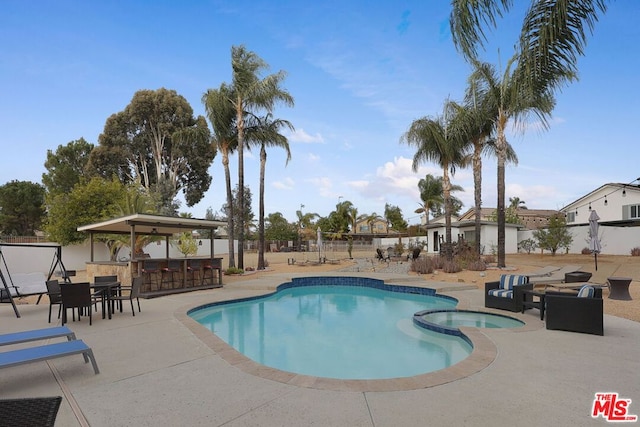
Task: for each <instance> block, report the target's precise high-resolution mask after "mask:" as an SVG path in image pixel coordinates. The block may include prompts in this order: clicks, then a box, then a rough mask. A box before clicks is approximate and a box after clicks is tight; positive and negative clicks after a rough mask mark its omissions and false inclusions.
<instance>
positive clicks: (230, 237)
mask: <svg viewBox="0 0 640 427" xmlns="http://www.w3.org/2000/svg"><path fill="white" fill-rule="evenodd" d="M221 151H222V166H223V167H224V179H225V183H226V187H227V212H226V214H227V241H228V242H229V267H235V266H236V254H235V249H234V246H235V245H234V237H235V232H234V230H233V227H234V220H233V214H234V212H233V193H232V192H231V172H230V171H229V150H228V147H225V148H223V149H222V150H221ZM211 238H212V239H213V236H211Z"/></svg>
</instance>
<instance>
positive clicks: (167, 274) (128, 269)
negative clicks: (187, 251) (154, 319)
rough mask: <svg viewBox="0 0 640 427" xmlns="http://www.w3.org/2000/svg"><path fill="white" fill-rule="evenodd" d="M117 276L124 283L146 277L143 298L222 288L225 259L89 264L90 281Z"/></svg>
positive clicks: (200, 258) (205, 258)
mask: <svg viewBox="0 0 640 427" xmlns="http://www.w3.org/2000/svg"><path fill="white" fill-rule="evenodd" d="M109 275H117V276H118V280H119V281H120V282H121V283H131V279H132V277H139V276H142V277H143V284H142V289H141V295H140V296H141V297H145V298H151V297H155V296H161V295H167V294H172V293H180V292H188V291H192V290H199V289H211V288H219V287H222V258H209V257H187V258H144V259H136V260H133V261H128V262H110V261H93V262H87V279H88V280H92V278H93V277H95V276H109Z"/></svg>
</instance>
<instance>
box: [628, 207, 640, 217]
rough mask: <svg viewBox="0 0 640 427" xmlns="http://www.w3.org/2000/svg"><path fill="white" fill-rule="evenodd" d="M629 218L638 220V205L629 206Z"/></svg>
mask: <svg viewBox="0 0 640 427" xmlns="http://www.w3.org/2000/svg"><path fill="white" fill-rule="evenodd" d="M629 218H635V219H637V218H640V205H630V206H629Z"/></svg>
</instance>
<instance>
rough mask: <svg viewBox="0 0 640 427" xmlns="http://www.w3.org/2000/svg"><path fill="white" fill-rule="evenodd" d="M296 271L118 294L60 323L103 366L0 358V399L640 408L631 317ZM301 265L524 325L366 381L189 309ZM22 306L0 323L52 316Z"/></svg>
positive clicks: (581, 413) (475, 417)
mask: <svg viewBox="0 0 640 427" xmlns="http://www.w3.org/2000/svg"><path fill="white" fill-rule="evenodd" d="M303 273H304V272H301V273H300V274H274V275H270V276H264V277H261V278H258V279H252V280H246V281H238V282H234V283H229V284H226V285H225V287H224V288H221V289H214V290H206V291H198V292H193V293H186V294H178V295H171V296H165V297H162V298H156V299H151V300H142V301H141V305H142V313H136V316H135V317H132V316H131V313H130V311H127V308H128V307H126V306H125V311H124V312H123V313H117V314H116V315H115V316H114V318H113V319H111V320H106V319H105V320H103V319H101V318H99V317H100V316H97V318H94V322H93V325H92V326H89V322H88V321H87V320H86V319H85V320H83V321H82V322H77V321H76V322H70V323H68V326H69V327H70V328H71V329H72V330H73V331H74V332H75V333H76V335H77V337H78V338H79V339H82V340H84V341H85V342H86V343H87V344H88V345H89V346H91V347H92V348H93V351H94V354H95V357H96V360H97V363H98V365H99V367H100V374H98V375H94V373H93V370H92V369H91V365H90V364H85V363H84V361H83V360H82V358H81V357H80V356H77V357H76V356H72V357H65V358H60V359H55V360H52V361H49V362H39V363H33V364H30V365H25V366H19V367H14V368H7V369H3V370H2V371H0V373H1V375H2V376H1V377H0V398H2V399H9V398H21V397H41V396H63V402H62V405H61V407H60V411H59V412H58V417H57V420H56V425H57V426H83V425H91V426H120V425H136V426H177V425H180V426H183V425H184V426H199V425H202V426H222V425H224V426H252V425H259V426H271V425H278V426H306V425H322V426H394V427H395V426H405V425H407V426H409V425H447V426H449V425H460V424H468V425H473V426H485V425H486V426H497V425H532V426H535V425H604V424H606V422H605V420H603V419H602V418H598V419H592V418H591V408H592V404H593V400H594V397H595V393H597V392H616V393H618V394H619V396H620V398H625V399H631V400H632V403H631V405H630V406H629V413H630V414H634V415H638V414H640V381H638V372H640V324H639V323H637V322H633V321H630V320H626V319H622V318H618V317H613V316H609V315H605V335H604V336H603V337H600V336H594V335H584V334H577V333H570V332H562V331H548V330H546V329H544V326H543V322H541V321H540V320H539V317H538V312H537V310H530V311H528V312H526V313H525V314H520V313H509V312H504V311H499V310H498V311H494V310H485V309H484V307H483V305H484V301H483V295H482V291H480V290H478V289H475V288H473V289H470V288H471V287H470V286H468V285H465V284H464V283H446V282H433V283H428V282H424V280H422V281H417V280H414V279H412V278H411V277H407V276H406V275H394V274H384V273H337V272H331V273H318V274H315V273H311V274H310V273H308V272H307V273H306V274H303ZM309 275H318V276H321V275H322V276H335V275H344V276H363V277H373V278H379V279H383V280H385V281H388V282H393V283H400V284H405V285H416V286H418V285H421V286H426V287H432V288H435V289H437V290H438V292H439V293H443V294H445V295H450V296H453V297H455V298H457V299H459V300H460V303H459V305H458V307H459V308H463V309H471V310H475V309H477V310H482V311H493V312H496V313H501V314H509V315H512V316H513V317H516V318H519V319H521V320H524V321H525V322H526V323H527V326H526V327H524V328H521V329H510V330H498V329H483V330H475V329H473V328H470V329H469V334H472V335H473V336H472V340H473V341H474V344H476V345H477V343H478V342H480V343H481V344H480V347H481V348H480V352H479V356H481V359H482V361H481V362H479V363H476V362H477V361H472V362H471V365H472V367H471V369H469V367H468V366H467V367H465V366H464V364H458V365H455V366H453V367H452V368H449V370H452V373H449V374H445V376H447V375H450V376H447V377H446V378H444V380H442V379H441V380H435V381H434V383H429V382H428V381H427V382H424V379H421V378H420V377H422V376H419V377H412V378H408V379H398V380H385V381H387V382H389V383H388V384H384V388H382V389H378V390H375V387H374V388H369V389H368V390H371V391H363V389H362V388H358V387H355V388H353V387H351V388H349V387H347V388H342V386H338V387H336V384H329V383H330V382H331V381H329V380H322V379H313V377H306V378H300V377H302V376H297V377H298V378H296V379H295V380H294V379H292V378H291V377H290V376H291V374H287V375H288V376H287V375H285V376H280V374H278V372H279V371H278V372H276V373H275V374H274V373H273V372H271V371H270V370H269V368H265V367H262V366H260V365H256V364H253V362H246V360H243V359H242V357H238V354H237V353H236V352H235V351H234V350H231V349H229V348H228V347H226V346H220V345H219V343H216V342H215V341H216V339H215V337H213V336H212V335H206V334H204V333H203V332H202V330H203V329H204V328H203V327H201V326H200V325H198V324H196V323H195V322H193V321H191V319H188V318H186V315H185V314H186V311H187V310H188V309H190V308H193V307H195V306H198V305H202V304H206V303H209V302H213V301H222V300H227V299H237V298H242V297H248V296H254V295H258V294H262V293H264V292H265V291H267V292H268V291H272V290H274V289H275V287H276V286H277V285H279V284H281V283H283V282H286V281H288V280H289V279H290V278H291V277H297V276H309ZM19 308H20V313H21V314H22V317H21V318H20V319H16V318H15V316H14V315H13V311H12V310H11V307H10V306H9V305H4V304H3V305H2V306H0V310H1V311H0V319H1V320H2V321H1V322H0V333H8V332H16V331H22V330H27V329H37V328H44V327H48V326H53V325H54V324H53V323H52V324H48V323H47V315H48V304H44V305H42V304H41V305H21V306H20V307H19ZM3 350H4V349H3ZM472 357H473V356H472ZM483 363H484V364H483ZM445 371H446V370H445ZM439 372H440V371H439ZM285 374H286V373H285ZM274 375H275V376H274ZM430 375H431V376H432V377H435V378H438V376H441V375H442V374H441V373H440V374H439V373H434V374H430ZM426 376H429V374H427V375H426ZM265 377H266V378H265ZM431 380H433V378H431ZM341 383H342V384H350V383H351V384H353V382H341ZM374 390H375V391H374ZM379 390H386V391H379Z"/></svg>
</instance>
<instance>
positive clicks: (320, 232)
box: [317, 227, 322, 262]
mask: <svg viewBox="0 0 640 427" xmlns="http://www.w3.org/2000/svg"><path fill="white" fill-rule="evenodd" d="M317 239H318V262H320V261H321V255H320V251H321V249H322V230H320V227H318V236H317Z"/></svg>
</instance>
